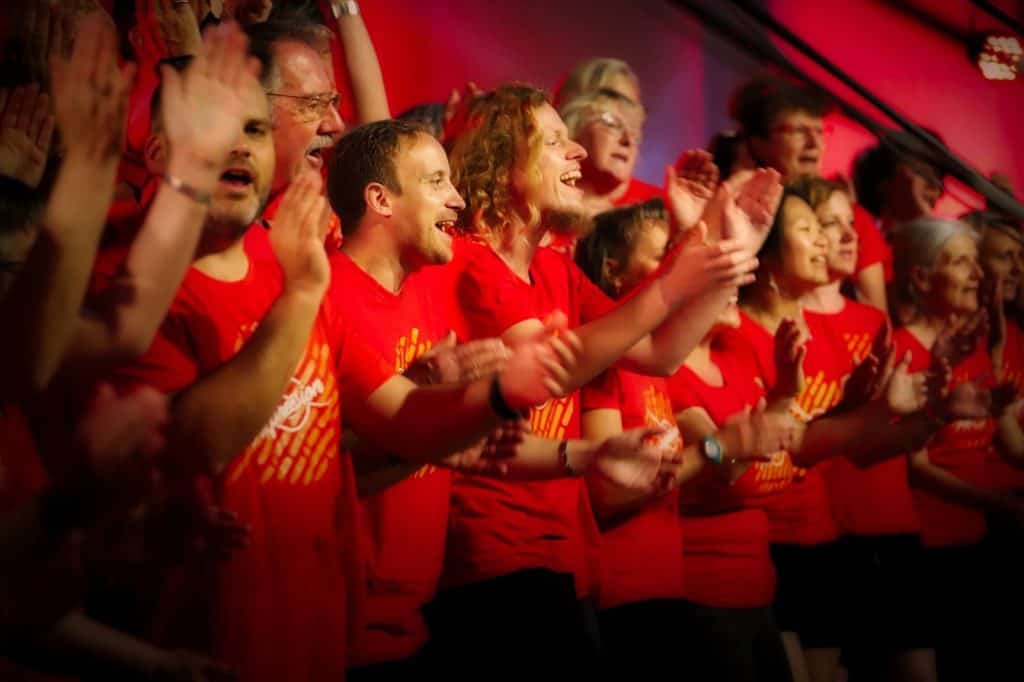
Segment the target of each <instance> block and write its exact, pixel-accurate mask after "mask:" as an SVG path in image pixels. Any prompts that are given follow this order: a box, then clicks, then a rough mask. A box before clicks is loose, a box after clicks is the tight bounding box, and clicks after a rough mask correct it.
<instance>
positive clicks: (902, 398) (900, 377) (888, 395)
mask: <svg viewBox="0 0 1024 682" xmlns="http://www.w3.org/2000/svg"><path fill="white" fill-rule="evenodd" d="M910 360H911V355H910V351H907V352H906V353H904V354H903V357H902V358H901V359H900V361H899V362H898V363H897V364H896V366H895V367H894V368H893V371H892V374H891V375H890V377H889V381H888V383H887V384H886V386H885V401H886V405H887V406H888V407H889V411H890V412H892V413H893V414H898V415H908V414H913V413H915V412H918V411H919V410H922V409H924V408H925V406H927V405H928V404H929V403H930V402H933V401H934V400H936V399H937V398H938V397H939V396H940V395H941V394H942V392H943V391H944V390H945V387H946V383H947V382H946V374H945V372H944V371H942V369H941V368H939V367H936V368H933V369H929V370H926V371H923V372H914V373H913V374H911V373H910V372H908V371H907V367H908V366H909V365H910Z"/></svg>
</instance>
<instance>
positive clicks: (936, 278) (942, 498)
mask: <svg viewBox="0 0 1024 682" xmlns="http://www.w3.org/2000/svg"><path fill="white" fill-rule="evenodd" d="M976 239H977V238H976V235H975V234H974V233H973V232H972V231H971V230H970V228H968V227H967V226H966V225H964V224H963V223H960V222H957V221H952V220H942V219H937V218H921V219H918V220H914V221H911V222H909V223H905V224H903V225H902V226H900V228H899V229H898V231H897V232H896V233H895V235H894V240H893V253H894V256H895V261H894V262H895V277H894V282H893V283H894V289H893V291H894V293H896V294H899V295H900V297H901V301H903V302H904V303H907V304H909V305H908V309H909V310H911V311H912V312H913V313H914V315H913V318H912V320H911V322H910V323H909V324H907V325H906V326H905V327H903V328H901V329H900V330H898V332H897V334H896V335H895V338H894V341H895V343H896V347H897V352H908V353H909V354H910V356H911V368H912V369H913V368H914V367H915V366H917V367H920V366H926V365H928V364H930V363H931V362H932V361H933V358H934V357H935V356H936V355H939V354H943V353H945V352H946V351H945V350H944V349H943V348H942V347H943V345H944V344H946V343H947V339H946V335H945V332H944V330H945V328H946V327H947V325H948V324H949V322H950V320H951V319H952V320H954V321H957V320H963V319H964V318H967V317H969V316H971V315H974V314H976V313H977V311H978V309H979V301H978V289H979V286H980V284H981V281H982V269H981V267H980V265H979V262H978V250H977V246H976ZM985 346H986V344H985V343H984V339H982V338H977V339H974V342H973V343H971V344H970V345H969V346H968V347H966V348H965V349H964V351H963V352H961V353H960V357H958V358H956V359H954V360H953V361H951V362H950V364H951V365H952V366H953V373H952V379H951V381H950V385H949V389H950V395H951V400H952V401H954V402H955V403H960V404H963V405H966V406H967V407H968V408H969V409H967V410H965V411H962V412H961V413H960V414H961V418H959V419H955V420H953V421H951V422H950V423H948V424H946V425H945V426H944V427H943V428H942V429H941V430H940V431H939V433H938V434H937V435H936V436H935V437H934V438H933V439H932V440H931V441H930V442H929V443H928V444H927V447H925V448H921V449H919V450H917V451H915V452H913V453H912V454H911V455H910V456H909V460H910V482H911V486H912V488H913V492H914V503H915V506H916V508H917V513H918V517H919V519H920V523H921V539H922V542H923V544H924V546H925V551H926V553H927V555H928V566H929V569H930V574H931V575H930V577H931V578H932V581H931V583H930V584H931V586H932V589H933V590H934V592H933V593H934V594H935V595H936V600H937V603H935V604H934V606H935V609H934V611H933V613H932V614H931V615H932V618H933V621H934V626H935V633H934V636H935V641H936V653H937V657H938V666H939V676H940V678H942V679H947V676H948V679H977V677H979V676H981V677H985V678H988V677H995V676H997V675H998V674H999V673H1000V672H1003V673H1005V671H998V670H996V669H995V668H996V667H998V664H999V663H1000V662H1001V660H1002V655H1000V652H998V651H996V650H995V649H994V648H993V641H994V640H992V639H991V637H990V635H991V633H992V631H993V629H992V628H991V627H987V626H986V623H989V622H991V621H989V620H988V619H990V618H991V617H992V614H991V612H990V610H989V609H987V608H984V607H985V606H991V605H992V604H993V603H994V602H993V600H995V599H1002V598H1003V596H1004V595H1003V594H1002V593H1003V591H1004V590H1005V589H1006V588H1005V587H1003V586H994V588H993V589H991V591H990V589H989V587H988V586H989V585H991V578H992V576H993V575H998V574H993V573H992V570H993V569H994V568H995V567H994V566H991V565H990V562H989V561H987V560H986V554H985V553H984V552H983V551H982V549H981V547H980V544H979V543H980V542H981V540H982V539H983V537H984V536H985V534H986V521H985V513H990V514H997V515H1006V516H1007V517H1008V518H1009V519H1010V520H1012V522H1013V523H1015V524H1017V525H1019V524H1021V523H1024V521H1022V519H1024V505H1022V503H1021V502H1020V501H1019V500H1018V499H1016V498H1014V497H1012V496H1010V495H1008V494H1007V493H1005V492H1000V491H998V490H996V489H995V486H993V482H992V481H991V479H990V473H991V468H990V467H991V465H990V462H991V461H992V458H993V457H994V456H995V455H994V453H993V452H992V449H993V440H994V438H995V436H996V434H997V431H998V430H999V429H1000V428H1002V427H1003V426H1004V424H1003V423H1001V424H999V425H997V423H996V420H995V418H994V417H993V415H992V409H993V405H992V401H991V400H990V399H989V398H988V390H989V389H991V388H992V387H993V385H994V384H995V377H994V376H993V366H992V360H991V356H990V355H989V353H988V352H987V350H986V348H985ZM1014 422H1015V420H1004V423H1005V425H1007V426H1011V427H1016V426H1017V425H1016V424H1015V423H1014ZM1018 428H1019V427H1018ZM938 595H942V598H941V599H939V597H938ZM1011 603H1012V601H1011ZM993 664H995V665H993Z"/></svg>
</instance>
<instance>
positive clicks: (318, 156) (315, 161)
mask: <svg viewBox="0 0 1024 682" xmlns="http://www.w3.org/2000/svg"><path fill="white" fill-rule="evenodd" d="M306 161H308V162H309V165H311V166H312V167H313V168H315V169H317V170H320V169H321V168H323V167H324V148H323V147H317V148H316V149H310V150H309V151H308V152H306Z"/></svg>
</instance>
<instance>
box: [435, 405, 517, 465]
mask: <svg viewBox="0 0 1024 682" xmlns="http://www.w3.org/2000/svg"><path fill="white" fill-rule="evenodd" d="M529 433H530V422H529V421H527V420H525V419H520V420H517V421H506V422H502V423H501V424H500V425H499V426H498V428H496V429H495V430H494V431H492V432H491V434H490V435H489V436H488V437H487V438H486V439H484V440H482V441H481V442H479V443H477V444H476V445H475V446H473V447H471V448H467V449H466V450H463V451H462V452H457V453H455V454H454V455H450V456H449V457H446V458H445V459H444V460H443V463H444V464H445V466H449V467H451V468H453V469H457V470H458V471H462V472H464V473H469V474H477V475H481V476H493V477H495V478H503V477H505V476H507V475H508V470H509V462H510V461H511V460H513V459H515V458H516V456H517V455H518V454H519V448H520V446H522V444H523V442H524V441H525V440H526V436H527V435H529Z"/></svg>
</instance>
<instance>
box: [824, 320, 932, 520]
mask: <svg viewBox="0 0 1024 682" xmlns="http://www.w3.org/2000/svg"><path fill="white" fill-rule="evenodd" d="M805 317H806V318H807V319H809V320H810V319H814V320H815V325H814V326H815V328H816V329H817V328H831V329H832V330H833V331H834V335H833V337H832V338H833V339H834V341H833V343H835V344H837V345H836V348H837V350H839V349H845V351H846V352H847V353H848V354H849V356H850V358H851V359H852V361H853V362H854V363H857V364H859V363H861V362H863V361H864V359H865V358H866V357H867V355H868V353H870V352H871V345H872V343H873V342H874V339H875V337H876V335H877V334H878V332H879V331H880V330H881V329H882V326H883V325H884V324H886V317H885V314H884V313H882V312H881V311H879V310H878V309H876V308H873V307H871V306H868V305H864V304H861V303H857V302H856V301H851V300H847V301H846V306H845V307H844V308H843V309H842V310H841V311H840V312H838V313H834V314H818V313H811V312H807V313H805ZM897 360H898V358H897ZM821 469H822V473H823V474H824V476H825V482H826V484H827V485H828V494H829V499H830V500H831V502H832V514H833V516H834V517H835V519H836V523H837V524H839V528H840V530H841V531H842V532H843V533H846V534H851V535H891V534H903V533H916V532H918V528H919V524H918V521H917V512H915V511H914V504H913V500H912V499H911V497H910V485H909V483H908V482H907V463H906V459H905V458H904V457H893V458H891V459H888V460H886V461H884V462H880V463H878V464H875V465H874V466H871V467H867V468H858V467H856V466H854V464H853V463H852V462H850V460H848V459H847V458H846V457H843V456H836V457H833V458H832V459H830V460H828V461H827V462H825V463H824V465H823V466H822V467H821Z"/></svg>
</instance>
